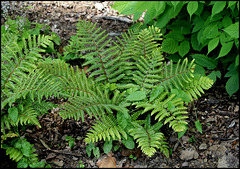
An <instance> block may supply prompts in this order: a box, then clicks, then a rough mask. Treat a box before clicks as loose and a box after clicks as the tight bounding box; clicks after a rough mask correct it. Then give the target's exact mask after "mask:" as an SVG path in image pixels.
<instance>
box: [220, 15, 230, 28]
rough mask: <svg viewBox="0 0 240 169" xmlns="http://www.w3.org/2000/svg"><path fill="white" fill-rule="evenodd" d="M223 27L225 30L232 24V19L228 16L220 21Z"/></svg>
mask: <svg viewBox="0 0 240 169" xmlns="http://www.w3.org/2000/svg"><path fill="white" fill-rule="evenodd" d="M222 24H223V27H224V28H226V27H228V26H229V25H231V24H232V19H231V18H230V17H229V16H224V18H223V20H222Z"/></svg>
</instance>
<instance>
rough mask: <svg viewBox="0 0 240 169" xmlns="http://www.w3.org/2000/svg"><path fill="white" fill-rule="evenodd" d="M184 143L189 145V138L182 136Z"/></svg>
mask: <svg viewBox="0 0 240 169" xmlns="http://www.w3.org/2000/svg"><path fill="white" fill-rule="evenodd" d="M182 141H183V144H185V143H187V142H188V141H189V137H188V136H182Z"/></svg>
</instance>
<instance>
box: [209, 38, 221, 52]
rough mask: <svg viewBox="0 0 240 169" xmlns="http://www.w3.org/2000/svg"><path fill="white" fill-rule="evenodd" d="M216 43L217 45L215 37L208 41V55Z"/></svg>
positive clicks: (217, 39)
mask: <svg viewBox="0 0 240 169" xmlns="http://www.w3.org/2000/svg"><path fill="white" fill-rule="evenodd" d="M218 43H219V37H216V38H214V39H212V40H210V42H209V43H208V54H209V53H210V52H211V51H212V50H213V49H215V48H216V47H217V45H218Z"/></svg>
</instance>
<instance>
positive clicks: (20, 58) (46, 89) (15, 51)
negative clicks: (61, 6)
mask: <svg viewBox="0 0 240 169" xmlns="http://www.w3.org/2000/svg"><path fill="white" fill-rule="evenodd" d="M24 21H26V23H25V22H24ZM6 24H7V25H4V26H2V27H1V29H2V31H1V91H2V93H1V133H2V136H1V139H2V141H1V148H5V149H6V152H7V154H9V156H10V158H11V159H12V160H14V161H16V162H18V165H17V166H18V167H20V168H22V167H23V168H26V167H28V166H29V167H32V168H35V167H44V166H45V162H38V158H37V154H34V152H35V149H33V148H32V145H30V143H29V142H28V141H27V140H26V139H22V138H21V136H20V135H19V133H18V130H19V129H21V128H22V127H23V126H25V125H38V126H39V127H41V126H40V123H39V122H38V118H37V117H38V116H39V115H41V114H42V113H46V112H47V111H48V109H52V108H53V107H54V104H51V103H47V102H45V101H43V102H42V98H43V96H44V97H48V96H51V95H52V94H54V93H56V91H57V90H58V84H59V83H58V82H57V81H56V79H54V77H51V75H50V76H49V75H46V74H45V73H44V71H43V70H39V69H37V62H38V61H39V60H43V58H42V56H41V54H40V52H46V50H47V48H48V47H49V46H51V44H53V42H52V41H51V38H52V37H51V36H49V35H42V34H40V32H39V31H40V29H37V26H36V27H35V28H34V29H29V27H30V26H31V24H29V22H28V20H27V19H25V20H24V19H23V18H19V20H18V21H13V20H11V19H9V20H8V21H7V22H6ZM55 95H56V94H55ZM11 137H17V138H14V139H13V141H12V142H11V143H10V144H5V143H4V142H5V141H9V140H8V138H11Z"/></svg>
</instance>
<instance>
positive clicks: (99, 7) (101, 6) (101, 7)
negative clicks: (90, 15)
mask: <svg viewBox="0 0 240 169" xmlns="http://www.w3.org/2000/svg"><path fill="white" fill-rule="evenodd" d="M95 8H97V10H100V11H101V10H103V8H104V6H103V4H101V3H96V4H95Z"/></svg>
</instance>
